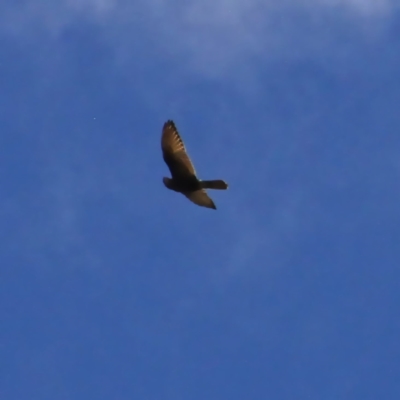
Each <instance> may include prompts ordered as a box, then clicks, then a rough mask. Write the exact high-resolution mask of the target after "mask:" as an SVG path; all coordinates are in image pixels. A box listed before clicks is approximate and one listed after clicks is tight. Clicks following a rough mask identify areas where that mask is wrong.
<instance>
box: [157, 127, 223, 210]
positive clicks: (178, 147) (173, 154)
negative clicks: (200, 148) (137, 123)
mask: <svg viewBox="0 0 400 400" xmlns="http://www.w3.org/2000/svg"><path fill="white" fill-rule="evenodd" d="M161 148H162V153H163V158H164V161H165V163H166V164H167V166H168V168H169V170H170V171H171V176H172V177H171V178H163V182H164V185H165V186H166V187H167V188H168V189H170V190H174V191H175V192H179V193H182V194H183V195H185V196H186V197H187V198H188V199H189V200H191V201H192V202H193V203H195V204H197V205H199V206H202V207H207V208H213V209H216V207H215V204H214V202H213V201H212V200H211V198H210V197H209V196H208V194H207V192H206V190H205V189H220V190H224V189H227V188H228V185H227V184H226V183H225V182H224V181H222V180H212V181H202V180H200V179H198V178H197V176H196V171H195V169H194V167H193V164H192V162H191V160H190V158H189V156H188V154H187V152H186V149H185V146H184V144H183V141H182V139H181V137H180V135H179V133H178V130H177V129H176V126H175V124H174V122H173V121H171V120H168V121H167V122H166V123H165V124H164V126H163V131H162V136H161Z"/></svg>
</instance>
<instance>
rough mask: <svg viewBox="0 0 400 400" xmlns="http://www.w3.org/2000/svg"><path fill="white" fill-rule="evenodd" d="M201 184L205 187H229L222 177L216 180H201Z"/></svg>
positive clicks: (221, 188)
mask: <svg viewBox="0 0 400 400" xmlns="http://www.w3.org/2000/svg"><path fill="white" fill-rule="evenodd" d="M200 184H201V187H202V188H203V189H220V190H225V189H228V184H227V183H226V182H224V181H223V180H221V179H216V180H214V181H200Z"/></svg>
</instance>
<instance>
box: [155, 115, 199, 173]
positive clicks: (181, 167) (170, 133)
mask: <svg viewBox="0 0 400 400" xmlns="http://www.w3.org/2000/svg"><path fill="white" fill-rule="evenodd" d="M161 148H162V152H163V158H164V161H165V163H166V164H167V165H168V168H169V170H170V171H171V175H172V178H176V179H179V178H187V177H190V176H193V175H194V176H195V175H196V171H195V169H194V167H193V164H192V162H191V160H190V158H189V156H188V154H187V152H186V149H185V145H184V144H183V141H182V139H181V137H180V135H179V133H178V130H177V129H176V126H175V124H174V122H173V121H171V120H168V121H167V122H166V123H165V124H164V126H163V130H162V136H161Z"/></svg>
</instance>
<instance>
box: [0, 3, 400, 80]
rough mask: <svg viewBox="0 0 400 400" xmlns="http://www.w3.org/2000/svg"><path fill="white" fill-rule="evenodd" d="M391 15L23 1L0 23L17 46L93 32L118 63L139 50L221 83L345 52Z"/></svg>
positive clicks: (282, 6) (382, 9)
mask: <svg viewBox="0 0 400 400" xmlns="http://www.w3.org/2000/svg"><path fill="white" fill-rule="evenodd" d="M398 7H399V2H398V1H396V0H284V1H280V2H276V1H262V0H234V1H228V0H203V1H201V0H195V1H191V2H185V1H181V0H174V1H166V0H149V1H147V2H142V3H139V2H136V3H131V2H128V1H125V0H79V1H78V0H61V1H58V2H53V3H48V2H43V3H40V2H37V1H33V0H28V1H25V2H24V3H22V5H21V4H15V3H14V2H9V3H3V5H1V6H0V11H1V15H2V17H0V18H1V23H2V28H1V30H2V31H3V33H8V34H10V33H11V34H14V35H17V37H18V38H21V37H24V36H25V37H30V35H31V34H32V33H34V32H42V33H44V34H45V36H47V37H48V38H51V39H53V40H56V39H58V38H59V37H60V35H61V34H62V33H63V31H64V30H65V29H68V28H70V27H71V26H74V25H76V24H77V23H79V22H86V23H91V24H95V25H96V26H97V27H98V28H100V32H101V34H102V35H103V38H104V40H105V41H108V43H109V44H111V46H112V47H113V48H114V49H115V52H116V54H119V57H120V58H121V57H122V58H125V59H129V58H133V57H134V55H133V54H132V53H134V50H133V49H134V48H135V47H137V46H140V45H141V43H146V46H149V47H151V49H152V50H154V49H156V51H157V55H158V57H163V58H171V57H173V58H174V59H175V60H179V65H180V66H181V67H182V68H183V69H185V70H186V71H187V70H189V71H192V72H197V73H200V74H203V75H206V76H208V77H213V76H214V77H215V76H217V77H221V76H224V75H229V74H230V72H231V71H232V70H243V69H246V68H249V67H251V65H252V63H254V60H257V59H262V60H264V61H275V60H277V59H281V58H282V57H283V58H284V59H287V58H289V59H291V58H292V59H293V58H295V59H297V58H299V57H302V56H304V55H306V56H307V57H308V56H310V55H314V56H318V54H319V52H320V50H321V48H323V47H324V46H327V45H329V46H332V44H338V43H339V45H343V46H345V43H344V42H346V41H348V40H349V39H350V38H354V36H355V35H356V36H357V35H363V36H364V37H365V35H367V36H368V35H370V34H371V32H372V33H373V34H375V33H376V32H377V31H379V29H380V28H381V27H382V23H383V21H387V20H388V18H390V16H391V15H392V14H393V13H394V11H395V10H396V9H397V8H398ZM366 26H368V28H367V29H366ZM343 37H346V38H345V39H344V38H343Z"/></svg>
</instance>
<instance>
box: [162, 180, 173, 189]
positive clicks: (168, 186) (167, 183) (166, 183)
mask: <svg viewBox="0 0 400 400" xmlns="http://www.w3.org/2000/svg"><path fill="white" fill-rule="evenodd" d="M162 181H163V183H164V185H165V186H166V187H167V188H168V189H169V188H170V187H171V186H172V182H171V181H172V179H171V178H166V177H164V178H163V180H162Z"/></svg>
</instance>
